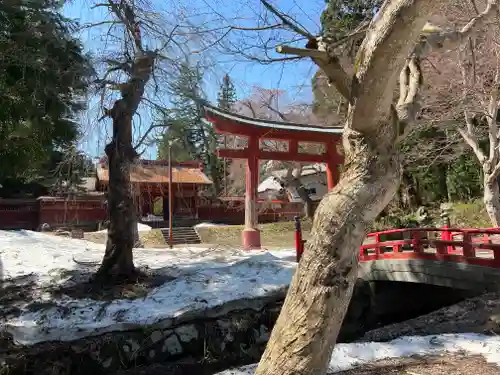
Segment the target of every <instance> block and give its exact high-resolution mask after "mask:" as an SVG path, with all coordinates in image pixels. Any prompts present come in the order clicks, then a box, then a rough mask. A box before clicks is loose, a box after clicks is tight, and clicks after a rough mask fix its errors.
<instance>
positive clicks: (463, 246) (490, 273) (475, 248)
mask: <svg viewBox="0 0 500 375" xmlns="http://www.w3.org/2000/svg"><path fill="white" fill-rule="evenodd" d="M305 242H306V241H303V240H302V238H301V232H300V223H298V225H297V233H296V251H297V260H300V256H301V255H302V252H303V251H304V244H305ZM495 242H496V243H495ZM359 261H360V268H359V273H358V277H359V278H362V279H363V280H365V281H401V282H416V283H426V284H433V285H439V286H447V287H452V288H457V289H466V290H472V289H474V290H498V288H497V285H500V228H487V229H468V228H467V229H463V228H407V229H393V230H387V231H383V232H376V233H369V234H368V235H367V237H366V240H365V241H364V243H363V245H361V247H360V254H359Z"/></svg>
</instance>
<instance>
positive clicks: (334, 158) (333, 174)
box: [326, 143, 339, 191]
mask: <svg viewBox="0 0 500 375" xmlns="http://www.w3.org/2000/svg"><path fill="white" fill-rule="evenodd" d="M326 153H327V155H328V161H327V163H326V181H327V184H328V191H330V190H332V189H333V188H334V187H335V185H337V182H338V180H339V171H338V167H337V166H338V164H339V155H338V154H337V144H336V143H328V144H326Z"/></svg>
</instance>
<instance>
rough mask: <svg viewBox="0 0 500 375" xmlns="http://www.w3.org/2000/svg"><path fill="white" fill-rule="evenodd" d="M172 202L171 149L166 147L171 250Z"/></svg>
mask: <svg viewBox="0 0 500 375" xmlns="http://www.w3.org/2000/svg"><path fill="white" fill-rule="evenodd" d="M173 202H174V195H173V194H172V147H170V146H169V147H168V246H169V247H170V248H172V246H173V242H174V237H173V222H174V214H173V211H174V209H173Z"/></svg>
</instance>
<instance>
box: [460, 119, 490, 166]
mask: <svg viewBox="0 0 500 375" xmlns="http://www.w3.org/2000/svg"><path fill="white" fill-rule="evenodd" d="M464 116H465V122H466V124H467V129H462V128H461V127H458V132H459V133H460V135H461V136H462V138H463V139H464V141H465V142H466V143H467V144H468V145H469V146H470V148H471V149H472V151H474V154H475V155H476V157H477V159H478V160H479V162H480V163H481V165H483V164H484V163H485V162H486V160H487V158H486V155H485V154H484V152H483V151H482V150H481V148H480V147H479V143H478V141H477V138H476V137H475V136H474V134H473V124H472V120H471V118H470V117H469V114H468V113H467V111H464Z"/></svg>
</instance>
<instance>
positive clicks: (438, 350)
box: [217, 333, 500, 375]
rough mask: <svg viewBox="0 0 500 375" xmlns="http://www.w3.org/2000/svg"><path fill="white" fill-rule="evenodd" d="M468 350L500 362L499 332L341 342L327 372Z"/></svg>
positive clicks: (244, 373)
mask: <svg viewBox="0 0 500 375" xmlns="http://www.w3.org/2000/svg"><path fill="white" fill-rule="evenodd" d="M460 352H465V353H467V354H469V355H482V356H483V357H484V358H485V360H486V361H487V362H489V363H494V364H496V365H497V366H498V365H500V336H485V335H479V334H475V333H465V334H443V335H434V336H421V337H418V336H407V337H400V338H398V339H395V340H393V341H389V342H367V343H351V344H338V345H336V346H335V349H334V350H333V354H332V357H331V360H330V365H329V369H328V374H334V373H336V372H340V371H345V370H349V369H352V368H354V367H357V366H360V365H362V364H365V363H369V362H374V361H379V360H382V359H390V358H402V357H410V356H413V355H442V354H445V353H460ZM256 368H257V365H249V366H244V367H240V368H237V369H232V370H226V371H223V372H220V373H218V374H217V375H253V374H254V372H255V369H256Z"/></svg>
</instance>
